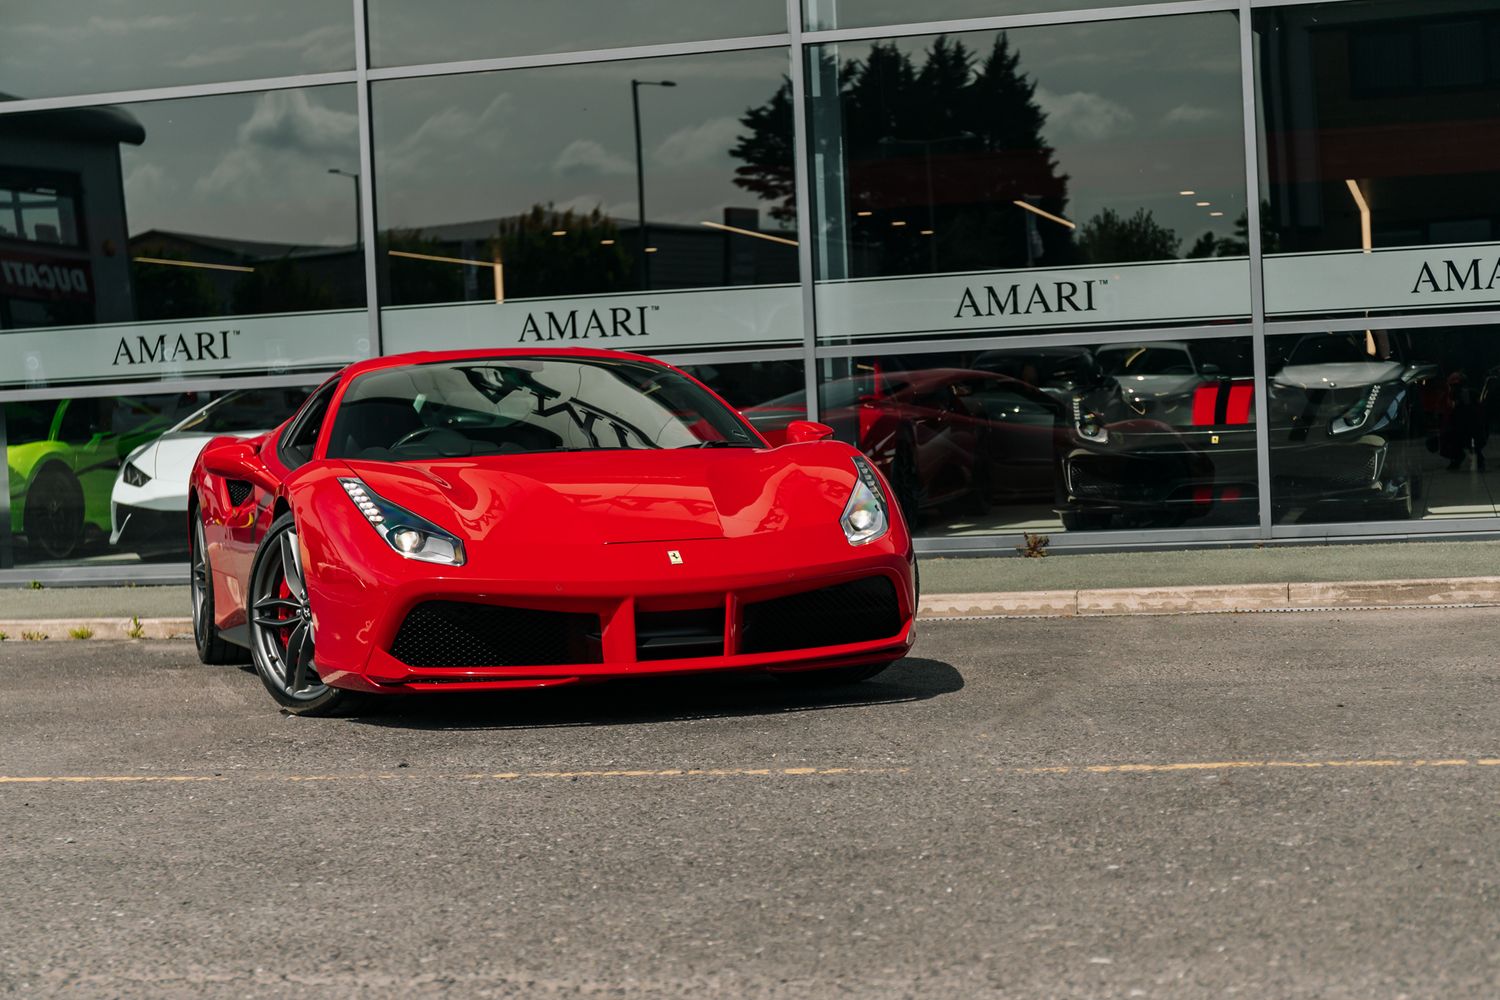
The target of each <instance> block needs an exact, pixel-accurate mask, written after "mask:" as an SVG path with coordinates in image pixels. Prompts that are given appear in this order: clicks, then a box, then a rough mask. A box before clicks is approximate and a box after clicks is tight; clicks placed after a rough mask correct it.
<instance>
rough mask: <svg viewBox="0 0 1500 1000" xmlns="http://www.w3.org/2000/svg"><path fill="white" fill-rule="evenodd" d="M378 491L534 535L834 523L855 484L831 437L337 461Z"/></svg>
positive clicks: (492, 535)
mask: <svg viewBox="0 0 1500 1000" xmlns="http://www.w3.org/2000/svg"><path fill="white" fill-rule="evenodd" d="M343 464H344V465H346V466H347V467H348V469H349V470H350V471H351V472H353V473H354V474H355V475H357V476H359V478H361V479H362V480H364V482H365V484H366V485H367V486H368V487H370V488H371V489H373V490H374V491H375V492H376V493H378V494H380V495H381V496H382V497H384V498H385V499H387V500H389V501H391V502H393V503H396V504H399V505H400V506H402V507H405V508H407V509H408V510H411V511H412V512H413V513H416V514H420V515H421V516H423V517H426V518H428V519H429V520H431V521H434V522H435V523H437V524H439V525H442V526H444V527H447V528H449V529H457V530H458V533H459V534H460V535H461V536H462V537H465V538H468V539H484V540H488V541H502V542H503V541H507V540H510V541H515V542H518V543H529V544H535V543H536V542H537V541H538V540H539V536H544V537H545V538H550V539H556V540H557V541H558V542H560V543H574V544H576V543H590V542H593V543H606V544H607V543H618V542H657V541H686V540H689V539H708V538H736V537H743V536H746V535H754V534H757V533H761V532H770V531H777V530H781V529H783V528H785V527H787V526H788V525H789V524H791V523H792V522H793V520H794V519H796V520H797V521H798V522H799V523H803V522H802V519H804V518H807V519H811V518H816V517H820V516H826V517H828V518H829V519H830V523H836V521H837V518H838V517H839V514H840V513H841V512H842V510H843V507H844V504H845V503H846V502H847V501H848V499H849V494H850V492H851V491H852V489H853V486H854V479H855V470H854V464H853V462H852V452H851V451H850V449H849V447H848V446H847V445H842V444H837V443H833V442H815V443H810V444H800V445H789V446H785V447H782V448H776V449H748V448H744V449H741V448H733V449H731V448H725V449H702V450H698V449H693V450H681V451H676V450H666V451H646V450H629V451H603V452H589V453H554V454H535V455H507V456H496V457H489V458H481V459H463V460H444V461H431V462H420V463H394V462H365V461H357V460H349V461H347V462H344V463H343Z"/></svg>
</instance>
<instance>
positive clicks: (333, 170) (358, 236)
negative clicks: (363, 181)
mask: <svg viewBox="0 0 1500 1000" xmlns="http://www.w3.org/2000/svg"><path fill="white" fill-rule="evenodd" d="M328 172H329V173H330V174H338V175H339V176H340V177H347V178H349V179H350V180H352V181H353V182H354V245H355V246H356V247H358V246H360V245H361V244H363V242H364V229H365V224H364V219H363V218H362V217H361V214H360V208H362V207H363V206H361V204H360V200H359V174H352V173H350V172H349V171H347V170H340V169H339V168H338V167H329V168H328Z"/></svg>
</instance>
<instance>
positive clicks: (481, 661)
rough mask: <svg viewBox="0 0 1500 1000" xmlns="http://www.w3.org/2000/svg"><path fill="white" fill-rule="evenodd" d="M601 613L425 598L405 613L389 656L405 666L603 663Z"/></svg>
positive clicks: (518, 665)
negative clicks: (537, 609) (536, 609)
mask: <svg viewBox="0 0 1500 1000" xmlns="http://www.w3.org/2000/svg"><path fill="white" fill-rule="evenodd" d="M599 634H600V626H599V616H598V615H594V614H579V613H575V612H568V611H532V610H530V609H527V608H506V607H499V606H497V605H493V604H475V603H473V602H470V601H426V602H424V603H422V604H418V605H417V606H416V607H414V608H412V609H411V611H410V612H408V613H407V616H406V620H405V621H404V622H402V623H401V629H400V631H398V632H397V633H396V639H395V641H394V642H392V643H391V655H392V656H394V657H395V658H396V659H398V660H400V661H401V662H402V663H404V664H406V665H407V666H409V667H540V666H553V665H558V664H566V663H602V662H603V660H604V657H603V655H602V652H601V647H600V643H599Z"/></svg>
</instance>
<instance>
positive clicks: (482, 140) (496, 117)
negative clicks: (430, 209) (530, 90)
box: [375, 94, 511, 176]
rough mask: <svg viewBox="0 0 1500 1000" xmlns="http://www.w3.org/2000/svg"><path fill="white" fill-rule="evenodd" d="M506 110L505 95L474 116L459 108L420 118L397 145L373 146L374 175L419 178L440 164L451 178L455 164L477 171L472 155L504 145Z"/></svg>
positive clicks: (508, 108) (508, 105)
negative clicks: (396, 174) (375, 164)
mask: <svg viewBox="0 0 1500 1000" xmlns="http://www.w3.org/2000/svg"><path fill="white" fill-rule="evenodd" d="M510 111H511V98H510V95H509V94H497V95H496V96H495V97H494V99H492V100H491V101H490V102H489V103H488V104H486V105H485V106H484V108H483V109H482V110H481V111H479V112H478V113H475V112H473V111H469V110H467V109H465V108H462V107H455V106H449V107H446V108H444V109H443V110H442V111H439V112H438V113H437V114H435V115H431V116H429V117H427V118H425V119H423V120H422V124H421V125H419V126H417V128H416V129H415V130H414V131H412V132H410V133H408V134H407V135H406V136H405V137H403V138H402V139H401V140H399V141H398V142H395V143H393V144H388V145H384V146H382V145H381V144H380V143H377V144H376V147H375V155H376V158H377V171H376V172H377V173H381V172H384V171H391V172H392V173H399V174H404V175H407V176H423V175H427V174H431V173H433V170H434V168H436V167H438V165H442V167H443V168H444V170H445V172H446V173H447V175H448V176H452V173H453V170H452V168H453V166H454V165H455V164H468V165H470V167H476V168H477V165H478V163H479V162H480V161H479V160H478V158H476V157H475V153H491V154H496V155H498V154H499V153H500V152H501V149H502V147H503V146H504V144H505V134H506V129H505V119H506V118H507V117H509V115H510ZM470 172H472V170H471V171H470Z"/></svg>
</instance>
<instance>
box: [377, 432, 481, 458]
mask: <svg viewBox="0 0 1500 1000" xmlns="http://www.w3.org/2000/svg"><path fill="white" fill-rule="evenodd" d="M435 435H442V437H439V438H438V440H436V441H434V442H432V448H433V450H434V451H436V452H437V453H438V454H439V455H445V456H449V457H453V456H457V455H466V454H468V453H469V450H470V442H469V439H468V438H467V437H465V436H464V435H462V434H460V433H458V432H457V431H451V430H449V429H448V428H446V427H418V428H417V429H416V430H413V431H407V432H406V433H405V434H403V435H401V436H400V437H399V438H397V439H396V440H395V441H393V442H392V443H391V447H390V450H391V451H399V450H400V449H402V448H404V447H406V446H407V445H409V444H416V443H418V442H421V441H426V440H427V439H428V438H430V437H433V436H435ZM445 437H446V438H447V442H446V443H447V444H448V445H449V447H447V448H445V447H443V444H444V438H445ZM454 439H457V440H454Z"/></svg>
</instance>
